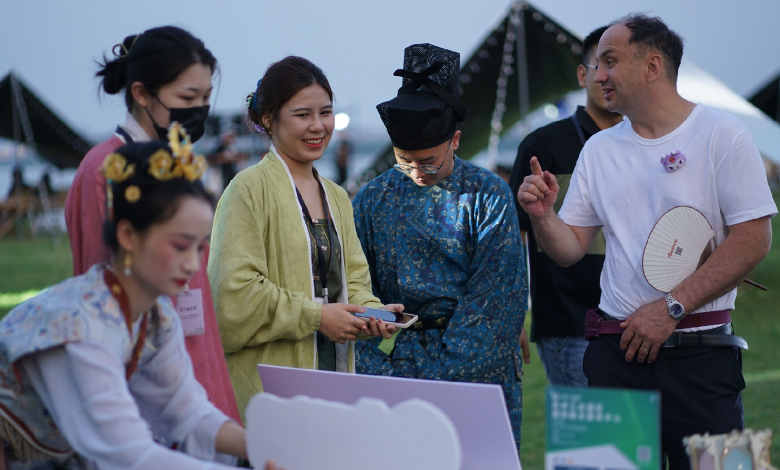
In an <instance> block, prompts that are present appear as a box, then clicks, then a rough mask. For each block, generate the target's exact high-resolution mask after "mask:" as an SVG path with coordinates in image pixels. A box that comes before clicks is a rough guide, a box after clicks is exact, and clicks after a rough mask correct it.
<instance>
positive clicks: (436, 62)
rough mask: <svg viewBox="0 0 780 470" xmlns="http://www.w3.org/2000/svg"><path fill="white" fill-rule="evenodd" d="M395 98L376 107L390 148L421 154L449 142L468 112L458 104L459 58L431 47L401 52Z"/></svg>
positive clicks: (408, 49) (438, 48) (427, 45)
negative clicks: (398, 82)
mask: <svg viewBox="0 0 780 470" xmlns="http://www.w3.org/2000/svg"><path fill="white" fill-rule="evenodd" d="M393 75H395V76H396V77H403V79H404V80H403V86H401V88H399V89H398V96H396V97H395V98H393V99H392V100H390V101H385V102H384V103H381V104H379V105H377V107H376V109H377V111H379V116H381V117H382V122H384V124H385V127H386V128H387V133H388V134H390V140H392V142H393V146H395V147H397V148H399V149H402V150H422V149H429V148H431V147H436V146H437V145H440V144H442V143H444V142H446V141H447V140H449V139H450V138H451V137H452V135H453V134H454V133H455V130H456V125H457V123H458V122H463V121H464V120H465V119H466V116H467V115H468V114H469V110H468V109H466V107H465V106H464V105H463V103H461V102H460V100H458V98H457V96H458V89H459V80H460V54H459V53H457V52H453V51H448V50H447V49H442V48H441V47H436V46H434V45H432V44H414V45H411V46H409V47H407V48H406V49H404V68H403V69H398V70H396V71H395V73H394V74H393Z"/></svg>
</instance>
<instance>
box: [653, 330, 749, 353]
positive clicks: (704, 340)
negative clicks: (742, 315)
mask: <svg viewBox="0 0 780 470" xmlns="http://www.w3.org/2000/svg"><path fill="white" fill-rule="evenodd" d="M707 346H731V347H737V348H739V349H745V350H747V348H748V344H747V341H745V339H744V338H742V337H739V336H736V335H734V331H733V330H732V328H731V323H728V324H726V325H723V326H719V327H717V328H713V329H711V330H704V331H691V332H687V333H683V332H674V333H672V336H670V337H668V338H666V341H664V344H662V345H661V347H662V348H681V347H682V348H685V347H699V348H701V347H707Z"/></svg>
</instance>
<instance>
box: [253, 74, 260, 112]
mask: <svg viewBox="0 0 780 470" xmlns="http://www.w3.org/2000/svg"><path fill="white" fill-rule="evenodd" d="M262 81H263V79H262V78H261V79H260V80H258V81H257V88H255V93H254V95H252V102H251V106H252V111H254V112H257V107H258V103H259V100H258V99H257V95H259V94H260V82H262Z"/></svg>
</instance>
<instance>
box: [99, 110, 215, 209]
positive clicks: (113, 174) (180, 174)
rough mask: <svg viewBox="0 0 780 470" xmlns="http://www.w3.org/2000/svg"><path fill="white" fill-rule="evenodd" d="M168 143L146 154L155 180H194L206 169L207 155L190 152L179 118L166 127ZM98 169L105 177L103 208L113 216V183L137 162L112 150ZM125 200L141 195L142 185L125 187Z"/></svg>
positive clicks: (122, 178)
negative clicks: (167, 145)
mask: <svg viewBox="0 0 780 470" xmlns="http://www.w3.org/2000/svg"><path fill="white" fill-rule="evenodd" d="M168 141H169V142H168V143H169V146H170V148H171V151H170V152H169V151H168V149H165V148H161V149H159V150H157V151H156V152H154V153H153V154H152V156H151V157H149V160H148V162H149V174H150V175H151V176H152V177H153V178H154V179H156V180H157V181H169V180H172V179H174V178H185V179H186V180H187V181H196V180H198V179H200V177H201V176H203V173H204V172H205V171H206V167H207V165H206V159H205V158H203V156H202V155H193V154H192V141H191V140H190V136H189V135H187V131H186V130H185V129H184V126H182V125H181V124H179V123H178V122H173V123H171V127H170V129H169V131H168ZM100 172H101V173H102V174H103V176H104V177H105V178H106V199H107V204H106V209H107V211H108V218H109V219H110V220H113V219H114V192H113V184H114V183H121V182H123V181H125V180H127V179H128V178H130V177H131V176H133V175H134V174H135V172H136V164H135V163H131V164H129V165H128V164H127V158H125V157H124V156H123V155H121V154H119V153H116V152H113V153H110V154H108V156H106V159H105V160H103V166H102V167H101V168H100ZM124 196H125V200H126V201H127V202H129V203H131V204H132V203H135V202H137V201H138V200H139V199H141V188H139V187H138V186H136V185H131V186H128V187H127V188H126V189H125V194H124Z"/></svg>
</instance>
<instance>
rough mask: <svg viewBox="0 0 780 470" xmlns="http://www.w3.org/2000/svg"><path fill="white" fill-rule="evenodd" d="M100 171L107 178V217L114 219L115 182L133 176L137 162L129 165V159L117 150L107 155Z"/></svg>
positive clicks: (139, 192) (139, 193)
mask: <svg viewBox="0 0 780 470" xmlns="http://www.w3.org/2000/svg"><path fill="white" fill-rule="evenodd" d="M100 173H101V174H102V175H103V177H104V178H106V212H107V213H108V214H107V217H108V219H109V220H114V190H113V188H114V182H117V183H121V182H122V181H124V180H126V179H127V178H130V177H131V176H133V175H134V174H135V163H131V164H130V165H128V164H127V159H126V158H125V157H123V156H122V155H120V154H118V153H116V152H113V153H109V154H108V155H107V156H106V159H105V160H103V165H102V166H101V167H100ZM136 188H137V187H136ZM128 189H129V188H128ZM140 195H141V191H140V189H139V190H138V196H139V197H140ZM125 199H127V191H125ZM136 200H138V199H136ZM130 202H135V201H130Z"/></svg>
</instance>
